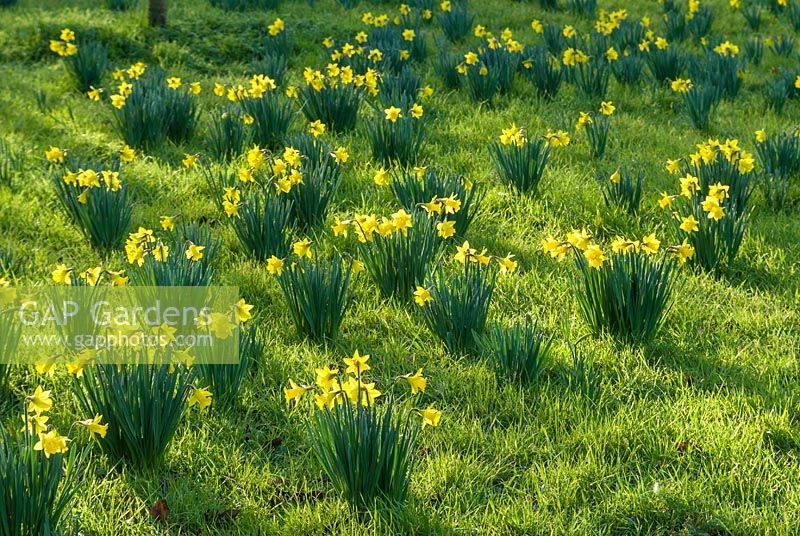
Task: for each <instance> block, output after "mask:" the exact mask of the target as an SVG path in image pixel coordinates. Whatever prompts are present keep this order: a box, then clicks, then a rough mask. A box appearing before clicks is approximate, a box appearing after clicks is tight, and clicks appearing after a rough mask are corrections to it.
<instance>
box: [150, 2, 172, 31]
mask: <svg viewBox="0 0 800 536" xmlns="http://www.w3.org/2000/svg"><path fill="white" fill-rule="evenodd" d="M147 23H148V24H149V25H150V26H160V27H164V26H166V25H167V0H148V4H147Z"/></svg>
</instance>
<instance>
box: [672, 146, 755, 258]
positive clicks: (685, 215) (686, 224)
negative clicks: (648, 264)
mask: <svg viewBox="0 0 800 536" xmlns="http://www.w3.org/2000/svg"><path fill="white" fill-rule="evenodd" d="M666 169H667V171H668V172H669V173H671V174H673V175H677V176H678V184H679V187H680V192H679V193H677V194H669V193H667V192H663V193H662V194H661V199H660V200H659V206H660V207H661V208H662V209H664V210H665V211H668V212H669V214H670V221H671V222H672V224H673V228H674V229H675V232H676V234H677V235H678V236H680V237H683V239H684V241H685V242H688V243H689V244H691V245H692V247H693V248H694V249H695V251H696V253H697V255H696V256H694V257H693V258H692V262H693V264H695V265H697V266H700V267H701V268H703V269H705V270H709V271H714V272H716V273H719V272H721V271H722V270H723V269H724V268H725V267H726V266H729V265H730V263H731V262H733V259H734V258H735V256H736V253H737V252H738V250H739V247H740V246H741V243H742V240H743V238H744V234H745V232H746V230H747V227H748V226H749V222H750V208H749V199H750V195H751V194H752V192H753V190H754V188H755V182H756V177H755V173H754V170H755V159H754V158H753V155H752V154H751V153H749V152H747V151H745V150H744V149H742V148H741V147H740V145H739V142H738V140H735V139H728V140H726V141H725V142H724V143H721V142H719V141H718V140H708V141H707V142H706V143H700V144H698V145H697V151H696V152H694V153H692V154H691V155H689V157H688V158H686V159H676V160H669V161H667V165H666Z"/></svg>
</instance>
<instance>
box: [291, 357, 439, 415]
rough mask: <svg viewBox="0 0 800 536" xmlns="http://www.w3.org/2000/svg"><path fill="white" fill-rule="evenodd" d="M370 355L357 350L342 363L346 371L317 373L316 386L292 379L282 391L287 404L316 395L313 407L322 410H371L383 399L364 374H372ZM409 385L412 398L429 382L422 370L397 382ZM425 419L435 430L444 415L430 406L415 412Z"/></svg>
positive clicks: (332, 369)
mask: <svg viewBox="0 0 800 536" xmlns="http://www.w3.org/2000/svg"><path fill="white" fill-rule="evenodd" d="M369 359H370V356H369V355H366V354H365V355H362V354H360V353H359V351H358V350H355V352H354V353H353V356H352V357H346V358H344V359H343V362H344V365H345V370H344V372H342V371H340V370H339V368H338V367H330V366H324V367H320V368H317V369H315V370H314V374H315V382H314V385H306V384H298V383H296V382H295V381H294V380H293V379H292V378H289V379H288V384H289V385H288V387H285V388H284V389H283V395H284V399H285V401H286V404H294V405H295V406H297V405H299V404H300V401H301V400H302V398H303V396H304V395H305V394H306V393H309V392H313V393H314V404H315V405H316V407H317V408H318V409H319V410H324V409H328V410H330V409H333V407H334V406H335V405H337V404H344V403H345V402H349V403H350V404H353V405H356V406H358V405H361V406H363V407H371V406H373V405H374V404H375V403H376V401H377V400H378V399H379V398H380V397H382V396H383V393H382V392H381V391H380V390H378V389H377V387H376V383H375V382H371V381H369V380H368V379H367V378H366V377H365V375H366V374H365V373H367V372H368V371H369V370H371V367H370V366H369V364H368V363H367V362H368V361H369ZM395 379H396V380H402V381H404V382H406V383H408V385H409V387H410V388H411V395H412V396H418V395H420V394H421V393H424V392H425V390H426V389H427V387H428V378H426V377H425V376H424V374H423V369H422V368H419V369H417V371H416V372H409V373H408V374H403V375H401V376H398V377H397V378H395ZM414 412H415V413H417V414H418V415H419V416H420V417H422V426H423V428H424V427H425V426H431V427H436V426H438V424H439V421H440V420H441V417H442V414H441V412H439V411H437V410H435V409H433V408H432V406H429V407H428V408H427V409H422V410H419V409H415V410H414Z"/></svg>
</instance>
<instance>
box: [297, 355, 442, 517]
mask: <svg viewBox="0 0 800 536" xmlns="http://www.w3.org/2000/svg"><path fill="white" fill-rule="evenodd" d="M343 361H344V363H343V365H344V366H343V367H342V366H338V367H337V366H334V367H330V366H325V367H322V368H318V369H316V370H315V372H316V378H315V381H314V383H313V384H303V383H301V384H298V383H296V382H295V381H294V380H293V379H291V378H290V379H289V386H288V387H286V388H284V398H285V400H286V403H287V404H294V405H295V407H296V406H298V405H299V404H300V403H301V401H302V399H303V398H304V397H305V395H306V394H311V393H313V395H314V396H313V398H314V404H315V406H316V407H317V408H318V410H317V411H315V412H314V413H313V415H312V416H311V417H310V419H309V423H308V432H309V440H310V442H311V448H312V451H313V452H314V454H315V455H316V458H317V460H318V462H319V464H320V466H321V467H322V468H323V470H324V471H325V473H326V474H327V476H328V478H329V479H330V480H331V483H332V484H333V486H334V487H335V488H336V490H337V491H338V492H339V493H340V494H341V495H342V496H343V497H344V498H345V499H346V500H348V501H349V502H350V503H351V505H353V506H354V507H356V508H364V507H366V506H367V505H370V504H374V503H375V501H377V500H388V501H391V502H392V504H399V503H402V502H403V501H404V500H405V498H406V496H407V492H408V486H409V483H410V481H411V477H412V471H413V468H414V455H415V447H416V439H417V435H418V433H419V430H420V427H419V425H417V424H416V423H415V422H414V421H413V420H412V418H411V417H412V415H416V416H418V418H419V421H418V422H420V423H421V427H422V428H425V427H428V426H430V427H436V426H438V425H439V423H440V421H441V418H442V413H441V412H440V411H439V410H437V409H435V408H434V407H433V405H432V404H431V405H428V406H427V407H422V405H421V404H418V403H417V402H416V401H417V400H419V399H420V398H421V397H423V396H424V393H425V391H426V389H427V387H428V379H427V378H426V377H425V376H424V375H423V369H422V368H419V369H417V370H416V372H409V373H407V374H403V375H401V376H397V377H395V378H394V382H395V383H404V384H406V385H407V386H408V388H409V390H410V396H408V395H405V396H404V395H397V396H387V395H386V394H385V393H384V392H382V391H381V390H379V389H378V384H377V382H376V381H374V380H372V379H371V378H370V376H371V375H372V374H371V372H370V371H371V369H372V367H371V365H370V363H369V361H370V356H369V355H362V354H360V353H359V352H358V350H356V351H355V352H354V353H353V356H352V357H348V358H345V359H344V360H343ZM342 368H344V370H342ZM394 391H397V389H395V390H394Z"/></svg>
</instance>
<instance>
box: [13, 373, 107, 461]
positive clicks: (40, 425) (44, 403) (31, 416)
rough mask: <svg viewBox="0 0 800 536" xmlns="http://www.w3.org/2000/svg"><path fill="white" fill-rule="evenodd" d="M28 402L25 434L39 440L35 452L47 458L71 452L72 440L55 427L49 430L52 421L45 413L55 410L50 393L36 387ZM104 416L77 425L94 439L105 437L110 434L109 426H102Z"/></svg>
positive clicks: (34, 447)
mask: <svg viewBox="0 0 800 536" xmlns="http://www.w3.org/2000/svg"><path fill="white" fill-rule="evenodd" d="M26 400H27V401H28V407H27V414H26V415H24V416H23V421H24V422H25V427H24V428H23V430H22V431H23V432H27V433H29V434H35V435H36V436H37V438H38V440H37V442H36V443H35V444H34V446H33V450H36V451H42V452H43V453H44V455H45V457H46V458H49V457H50V456H52V455H53V454H63V453H65V452H67V451H68V450H69V447H68V446H67V443H69V442H70V439H69V438H68V437H66V436H62V435H61V434H59V433H58V430H56V428H55V427H52V428H50V429H49V430H48V428H49V423H48V421H49V420H50V418H49V416H48V415H45V413H47V412H49V411H50V410H51V409H52V408H53V399H52V398H51V396H50V391H45V390H44V389H42V386H41V385H38V386H36V389H35V390H34V392H33V394H31V395H29V396H27V397H26ZM102 420H103V416H102V415H99V414H96V415H95V416H94V417H93V418H90V419H84V420H80V421H77V422H76V423H75V425H77V426H80V427H82V428H85V429H86V430H87V431H88V432H89V436H90V437H92V436H94V435H95V434H97V435H99V436H100V437H105V436H106V434H107V433H108V424H102Z"/></svg>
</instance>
